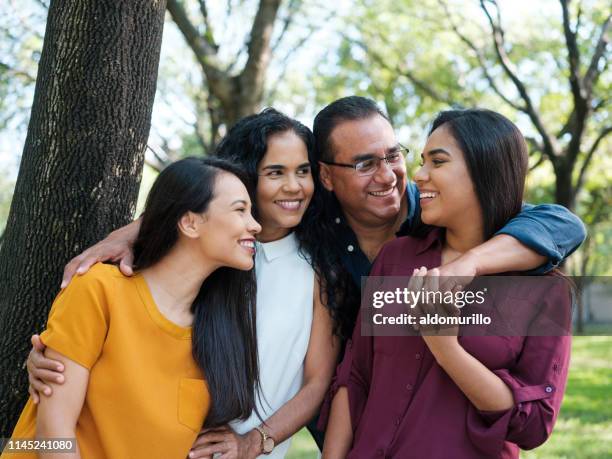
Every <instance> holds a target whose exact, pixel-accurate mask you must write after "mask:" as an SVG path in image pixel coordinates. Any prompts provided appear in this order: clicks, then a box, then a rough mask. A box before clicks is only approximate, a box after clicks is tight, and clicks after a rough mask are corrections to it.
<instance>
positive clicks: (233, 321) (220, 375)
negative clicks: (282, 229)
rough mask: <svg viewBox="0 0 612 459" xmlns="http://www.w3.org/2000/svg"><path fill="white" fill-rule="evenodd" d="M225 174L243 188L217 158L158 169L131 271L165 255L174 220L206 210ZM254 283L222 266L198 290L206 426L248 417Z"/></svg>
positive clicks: (198, 356) (195, 342)
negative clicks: (207, 404) (208, 399)
mask: <svg viewBox="0 0 612 459" xmlns="http://www.w3.org/2000/svg"><path fill="white" fill-rule="evenodd" d="M224 173H229V174H233V175H235V176H237V177H238V178H239V179H240V180H241V181H242V182H243V183H246V177H245V174H244V172H243V171H242V170H241V169H240V168H239V167H238V166H236V165H233V164H231V163H229V162H227V161H224V160H222V159H218V158H205V159H202V158H186V159H182V160H180V161H177V162H175V163H173V164H171V165H170V166H168V167H167V168H166V169H164V170H163V171H162V172H161V173H160V174H159V176H158V177H157V179H156V180H155V183H154V184H153V187H152V188H151V191H150V193H149V196H148V198H147V203H146V206H145V210H144V213H143V214H142V223H141V225H140V231H139V232H138V236H137V238H136V241H135V242H134V265H135V267H136V269H144V268H147V267H149V266H152V265H154V264H155V263H157V262H158V261H160V260H161V259H162V258H163V257H164V256H166V255H167V254H168V252H169V251H170V249H171V248H172V247H173V246H174V245H175V244H176V242H177V241H178V237H179V230H178V222H179V220H180V219H181V217H182V216H183V215H184V214H185V213H187V212H195V213H203V212H206V211H207V209H208V206H209V204H210V202H211V201H212V200H213V199H214V197H215V194H216V183H217V178H218V177H219V176H220V175H221V174H224ZM255 297H256V284H255V278H254V273H253V271H252V270H251V271H241V270H238V269H233V268H229V267H222V268H219V269H217V270H216V271H214V272H213V273H212V274H211V275H210V276H208V278H206V280H205V281H204V282H203V284H202V286H201V287H200V291H199V293H198V295H197V297H196V299H195V300H194V302H193V304H192V306H191V311H192V313H193V315H194V318H193V328H192V350H193V357H194V359H195V361H196V362H197V363H198V364H199V366H200V367H201V368H202V371H203V372H204V375H205V377H206V382H207V384H208V390H209V392H210V396H211V400H212V403H211V408H210V411H209V413H208V415H207V417H206V426H207V427H217V426H221V425H224V424H227V423H228V422H229V421H232V420H234V419H243V420H244V419H247V418H248V417H249V416H250V415H251V413H252V412H253V410H254V409H255V394H256V390H257V388H258V387H259V367H258V357H257V337H256V333H255V320H256V318H255Z"/></svg>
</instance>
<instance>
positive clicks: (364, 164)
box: [321, 145, 410, 177]
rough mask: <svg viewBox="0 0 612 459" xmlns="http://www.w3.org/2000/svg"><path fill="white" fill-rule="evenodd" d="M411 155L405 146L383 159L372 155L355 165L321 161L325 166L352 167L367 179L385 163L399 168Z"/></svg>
mask: <svg viewBox="0 0 612 459" xmlns="http://www.w3.org/2000/svg"><path fill="white" fill-rule="evenodd" d="M408 153H410V150H408V148H406V147H404V146H403V145H399V146H398V147H397V148H395V149H394V150H393V151H390V152H389V153H387V154H386V155H385V156H383V157H382V158H381V157H379V156H374V155H372V157H371V158H366V159H362V160H361V161H357V162H356V163H355V164H346V163H335V162H333V161H321V162H322V163H323V164H327V165H329V166H339V167H350V168H351V169H354V170H355V172H357V175H359V176H361V177H365V176H368V175H373V174H374V173H376V171H377V170H378V169H379V168H380V163H381V162H382V161H384V162H385V163H387V164H388V165H389V167H391V168H392V169H393V168H394V167H397V166H399V165H400V164H402V162H403V161H404V158H405V156H406V155H407V154H408Z"/></svg>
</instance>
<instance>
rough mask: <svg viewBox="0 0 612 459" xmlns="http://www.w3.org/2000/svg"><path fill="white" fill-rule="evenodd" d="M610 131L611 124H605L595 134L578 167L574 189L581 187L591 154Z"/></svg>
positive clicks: (611, 129) (611, 130) (591, 157)
mask: <svg viewBox="0 0 612 459" xmlns="http://www.w3.org/2000/svg"><path fill="white" fill-rule="evenodd" d="M610 133H612V126H606V127H605V128H603V129H602V130H601V131H600V132H599V135H598V136H597V138H596V139H595V141H594V142H593V145H591V148H589V151H588V153H587V155H586V158H585V159H584V162H583V163H582V167H581V168H580V173H579V174H578V180H577V182H576V187H575V189H576V190H579V189H580V188H581V187H582V183H583V182H584V177H585V174H586V171H587V168H588V166H589V163H590V162H591V159H593V155H594V154H595V152H596V151H597V148H598V147H599V144H600V143H601V141H602V140H603V139H605V138H606V136H608V135H609V134H610Z"/></svg>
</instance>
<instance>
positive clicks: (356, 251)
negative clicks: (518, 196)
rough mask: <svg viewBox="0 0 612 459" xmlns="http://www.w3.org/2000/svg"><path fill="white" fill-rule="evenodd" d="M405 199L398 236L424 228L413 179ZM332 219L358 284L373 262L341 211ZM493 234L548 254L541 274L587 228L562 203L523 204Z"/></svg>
mask: <svg viewBox="0 0 612 459" xmlns="http://www.w3.org/2000/svg"><path fill="white" fill-rule="evenodd" d="M404 199H407V200H408V214H407V216H406V220H404V222H403V223H402V224H401V226H400V229H399V231H398V232H397V233H396V235H397V236H408V235H414V234H415V233H417V232H418V231H420V230H422V229H423V228H422V226H421V225H422V223H420V220H419V219H418V218H416V217H417V216H418V215H419V214H420V212H421V205H420V202H419V190H418V188H417V186H416V184H415V183H414V182H412V181H408V185H407V186H406V194H405V196H404ZM334 223H335V225H336V226H337V227H338V233H337V237H338V240H339V241H340V243H341V244H342V246H343V248H342V264H343V265H344V268H345V269H347V270H348V272H349V273H350V274H351V277H352V278H353V281H354V282H355V285H361V277H362V276H367V275H368V274H370V270H371V269H372V263H370V260H368V257H367V256H366V255H365V253H363V251H362V250H361V248H360V247H359V242H358V241H357V236H356V235H355V233H354V232H353V230H352V229H351V227H350V226H349V225H348V224H347V223H346V220H345V219H344V215H342V212H340V211H339V212H338V215H337V216H336V217H334ZM496 234H508V235H509V236H512V237H514V238H515V239H518V240H519V241H520V242H521V243H523V244H524V245H526V246H527V247H529V248H531V249H532V250H534V251H535V252H537V253H539V254H540V255H542V256H545V257H546V258H548V262H547V263H546V264H544V265H543V266H541V267H539V268H538V269H537V270H536V272H537V273H538V274H541V273H545V272H548V271H550V270H551V269H553V268H554V267H555V266H557V265H558V264H559V263H560V262H561V261H563V260H564V259H565V258H566V257H568V256H569V255H570V254H571V253H572V252H574V251H575V250H576V249H577V248H578V247H579V246H580V244H582V242H583V241H584V239H585V237H586V230H585V227H584V224H583V223H582V221H581V220H580V219H579V218H578V217H577V216H576V215H574V214H573V213H571V212H570V211H569V210H567V209H566V208H565V207H563V206H559V205H557V204H540V205H538V206H534V205H533V204H523V209H522V210H521V212H520V213H519V214H518V215H517V216H516V217H514V218H512V219H511V220H510V221H509V222H508V223H506V225H505V226H504V227H503V228H502V229H500V230H499V231H498V232H497V233H496Z"/></svg>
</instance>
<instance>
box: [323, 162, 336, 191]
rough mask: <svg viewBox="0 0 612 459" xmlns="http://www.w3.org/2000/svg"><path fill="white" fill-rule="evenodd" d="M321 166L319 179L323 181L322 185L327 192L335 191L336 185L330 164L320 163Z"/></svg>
mask: <svg viewBox="0 0 612 459" xmlns="http://www.w3.org/2000/svg"><path fill="white" fill-rule="evenodd" d="M319 166H320V167H321V169H320V171H319V179H320V180H321V184H322V185H323V187H324V188H325V189H326V190H327V191H334V184H333V180H332V178H331V170H330V167H329V164H325V163H322V162H319Z"/></svg>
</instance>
